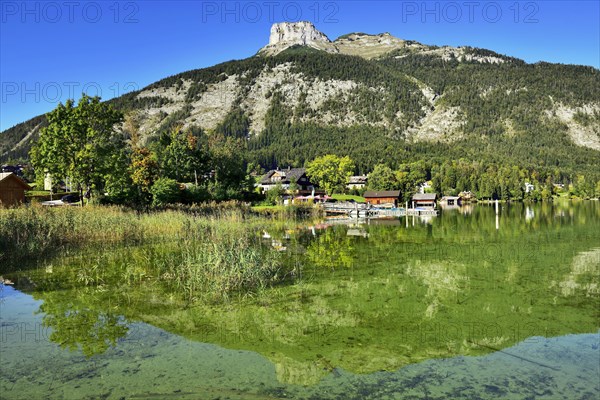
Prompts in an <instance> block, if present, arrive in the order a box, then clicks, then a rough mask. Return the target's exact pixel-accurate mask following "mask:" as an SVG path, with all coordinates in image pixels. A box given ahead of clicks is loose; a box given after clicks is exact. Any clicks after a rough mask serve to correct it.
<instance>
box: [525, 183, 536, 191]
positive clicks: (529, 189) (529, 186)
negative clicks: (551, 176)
mask: <svg viewBox="0 0 600 400" xmlns="http://www.w3.org/2000/svg"><path fill="white" fill-rule="evenodd" d="M534 190H535V187H534V186H533V185H532V184H531V183H529V182H525V193H529V192H533V191H534Z"/></svg>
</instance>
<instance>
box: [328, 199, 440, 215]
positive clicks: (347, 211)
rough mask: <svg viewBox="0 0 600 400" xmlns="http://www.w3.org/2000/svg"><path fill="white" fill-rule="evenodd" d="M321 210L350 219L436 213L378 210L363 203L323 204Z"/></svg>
mask: <svg viewBox="0 0 600 400" xmlns="http://www.w3.org/2000/svg"><path fill="white" fill-rule="evenodd" d="M323 210H324V211H325V213H326V214H330V215H347V216H349V217H351V218H389V217H404V216H406V215H408V216H411V215H415V216H435V215H438V211H437V210H435V209H421V208H409V209H406V208H379V207H372V206H371V205H370V204H364V203H350V202H338V203H325V204H323Z"/></svg>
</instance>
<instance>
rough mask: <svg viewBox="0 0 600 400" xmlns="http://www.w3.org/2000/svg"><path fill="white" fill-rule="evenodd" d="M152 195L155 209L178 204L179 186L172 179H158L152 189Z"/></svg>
mask: <svg viewBox="0 0 600 400" xmlns="http://www.w3.org/2000/svg"><path fill="white" fill-rule="evenodd" d="M150 193H152V206H154V207H162V206H164V205H166V204H171V203H176V202H177V201H178V200H179V198H180V190H179V184H178V183H177V182H176V181H175V180H174V179H170V178H158V179H157V180H156V182H154V185H152V187H151V188H150Z"/></svg>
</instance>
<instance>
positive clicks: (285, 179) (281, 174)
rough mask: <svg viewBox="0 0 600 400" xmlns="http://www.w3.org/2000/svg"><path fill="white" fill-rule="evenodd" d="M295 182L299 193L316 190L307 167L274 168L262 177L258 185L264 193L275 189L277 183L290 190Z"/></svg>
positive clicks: (308, 192)
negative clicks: (309, 177)
mask: <svg viewBox="0 0 600 400" xmlns="http://www.w3.org/2000/svg"><path fill="white" fill-rule="evenodd" d="M293 182H295V183H296V185H297V187H298V193H299V194H310V193H312V192H313V191H314V190H315V185H314V184H312V183H311V182H310V180H309V179H308V177H307V176H306V168H288V169H283V170H282V169H273V170H271V171H269V172H267V174H266V175H264V176H263V177H262V178H261V180H260V181H259V183H258V185H257V186H258V187H260V188H261V189H262V191H263V193H264V192H266V191H268V190H271V189H273V188H274V187H275V186H277V184H281V187H282V188H283V189H285V190H289V189H290V185H291V184H292V183H293Z"/></svg>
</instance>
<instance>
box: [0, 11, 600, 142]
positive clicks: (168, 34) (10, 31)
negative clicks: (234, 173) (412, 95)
mask: <svg viewBox="0 0 600 400" xmlns="http://www.w3.org/2000/svg"><path fill="white" fill-rule="evenodd" d="M599 4H600V1H598V0H593V1H579V2H578V1H514V0H511V1H478V0H464V1H438V2H424V1H393V0H392V1H380V2H377V1H371V2H365V1H308V2H303V1H285V0H283V1H282V0H266V1H222V0H220V1H169V2H163V1H153V0H147V1H114V0H110V1H83V0H79V1H61V0H58V1H29V2H27V1H22V0H19V1H8V0H0V6H1V9H0V13H1V14H0V18H1V25H0V83H1V88H0V97H1V98H0V106H1V110H0V130H2V131H3V130H5V129H7V128H9V127H11V126H13V125H15V124H17V123H19V122H23V121H25V120H27V119H29V118H31V117H34V116H36V115H38V114H41V113H45V112H48V111H50V110H52V109H53V108H55V107H56V105H57V104H58V103H59V102H65V101H66V100H67V99H68V98H70V97H75V98H76V99H77V98H78V97H80V95H81V92H82V91H83V90H85V91H86V92H87V93H88V94H90V95H96V94H97V95H101V97H102V98H103V99H104V100H107V99H109V98H112V97H114V96H116V95H120V94H123V93H125V92H127V91H130V90H134V89H137V88H142V87H144V86H146V85H148V84H150V83H152V82H155V81H157V80H159V79H161V78H164V77H166V76H169V75H173V74H176V73H179V72H183V71H187V70H190V69H196V68H202V67H207V66H211V65H214V64H216V63H219V62H223V61H228V60H232V59H240V58H245V57H249V56H252V55H253V54H255V53H256V51H257V50H258V49H259V48H260V47H262V46H264V45H265V44H266V43H267V42H268V40H269V29H270V26H271V24H272V23H274V22H281V21H296V20H309V21H312V22H313V23H314V24H315V25H316V26H317V28H318V29H319V30H321V31H322V32H324V33H325V34H326V35H327V36H329V38H330V39H332V40H334V39H335V38H337V37H338V36H340V35H342V34H345V33H349V32H365V33H381V32H390V33H391V34H392V35H394V36H397V37H399V38H402V39H412V40H416V41H419V42H422V43H425V44H435V45H452V46H461V45H468V46H473V47H482V48H487V49H490V50H494V51H496V52H499V53H502V54H507V55H511V56H514V57H518V58H522V59H524V60H525V61H527V62H537V61H540V60H543V61H549V62H557V63H565V64H584V65H592V66H594V67H596V68H600V26H599V24H600V23H599V21H600V6H599Z"/></svg>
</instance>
